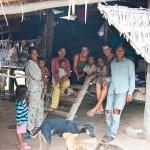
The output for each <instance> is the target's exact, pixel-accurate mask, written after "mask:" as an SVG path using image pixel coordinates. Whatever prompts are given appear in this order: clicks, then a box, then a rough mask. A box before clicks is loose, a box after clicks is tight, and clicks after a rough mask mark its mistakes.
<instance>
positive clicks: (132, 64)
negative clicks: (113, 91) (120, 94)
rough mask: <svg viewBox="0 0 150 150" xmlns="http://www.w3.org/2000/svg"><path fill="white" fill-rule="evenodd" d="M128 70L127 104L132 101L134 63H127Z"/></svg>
mask: <svg viewBox="0 0 150 150" xmlns="http://www.w3.org/2000/svg"><path fill="white" fill-rule="evenodd" d="M128 69H129V90H128V95H127V98H126V99H127V102H130V101H132V94H133V92H134V89H135V66H134V63H133V62H131V61H129V63H128Z"/></svg>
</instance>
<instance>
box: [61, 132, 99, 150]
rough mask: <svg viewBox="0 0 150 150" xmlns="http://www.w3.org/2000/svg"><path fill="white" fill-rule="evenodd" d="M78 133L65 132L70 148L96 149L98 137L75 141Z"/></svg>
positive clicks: (72, 149) (78, 149)
mask: <svg viewBox="0 0 150 150" xmlns="http://www.w3.org/2000/svg"><path fill="white" fill-rule="evenodd" d="M77 136H78V134H72V133H69V132H67V133H64V134H63V138H64V139H65V140H66V144H67V148H68V150H94V149H93V148H94V147H93V146H95V145H96V138H94V139H86V140H81V141H75V138H76V137H77Z"/></svg>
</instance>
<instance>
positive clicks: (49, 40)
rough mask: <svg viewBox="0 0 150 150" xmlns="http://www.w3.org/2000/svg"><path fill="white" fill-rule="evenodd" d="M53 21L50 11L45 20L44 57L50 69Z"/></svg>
mask: <svg viewBox="0 0 150 150" xmlns="http://www.w3.org/2000/svg"><path fill="white" fill-rule="evenodd" d="M54 27H55V21H54V15H53V13H52V11H49V12H48V16H47V20H46V28H47V31H46V57H47V60H48V64H47V65H48V68H49V69H50V66H51V65H50V64H51V61H52V44H53V33H54Z"/></svg>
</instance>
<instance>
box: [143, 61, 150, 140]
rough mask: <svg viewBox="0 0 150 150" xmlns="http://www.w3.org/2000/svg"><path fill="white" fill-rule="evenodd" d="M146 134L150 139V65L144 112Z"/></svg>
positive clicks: (149, 66) (149, 67) (148, 67)
mask: <svg viewBox="0 0 150 150" xmlns="http://www.w3.org/2000/svg"><path fill="white" fill-rule="evenodd" d="M144 133H145V137H146V138H147V139H150V64H148V66H147V79H146V102H145V110H144Z"/></svg>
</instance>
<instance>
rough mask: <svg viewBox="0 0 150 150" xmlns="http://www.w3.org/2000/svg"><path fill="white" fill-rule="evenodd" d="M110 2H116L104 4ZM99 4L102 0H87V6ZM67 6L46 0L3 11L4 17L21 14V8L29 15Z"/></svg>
mask: <svg viewBox="0 0 150 150" xmlns="http://www.w3.org/2000/svg"><path fill="white" fill-rule="evenodd" d="M110 1H117V0H105V2H110ZM99 2H103V0H88V4H91V3H99ZM84 4H85V0H76V5H84ZM68 5H69V2H68V0H53V1H52V0H48V1H41V2H33V3H27V4H22V7H21V5H20V3H18V4H9V5H4V10H5V14H6V15H15V14H22V8H23V13H29V12H35V11H39V10H44V9H49V8H57V7H64V6H68ZM0 15H4V14H3V11H2V8H0Z"/></svg>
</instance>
